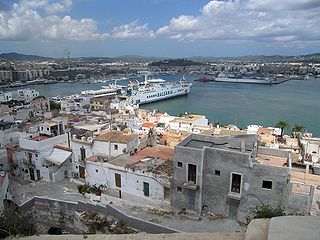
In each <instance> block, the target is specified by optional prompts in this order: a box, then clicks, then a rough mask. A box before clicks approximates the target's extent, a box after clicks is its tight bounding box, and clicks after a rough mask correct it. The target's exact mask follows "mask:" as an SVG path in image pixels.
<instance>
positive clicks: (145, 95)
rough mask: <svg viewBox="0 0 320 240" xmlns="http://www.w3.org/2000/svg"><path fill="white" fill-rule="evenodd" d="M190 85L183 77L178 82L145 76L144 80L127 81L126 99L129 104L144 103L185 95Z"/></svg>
mask: <svg viewBox="0 0 320 240" xmlns="http://www.w3.org/2000/svg"><path fill="white" fill-rule="evenodd" d="M191 85H192V84H191V83H189V82H187V81H186V79H185V78H184V77H183V78H182V79H181V80H180V81H179V82H167V81H166V80H163V79H160V78H157V79H147V77H145V80H144V82H135V83H129V85H128V93H127V96H128V101H129V102H130V103H131V104H144V103H150V102H155V101H159V100H163V99H167V98H172V97H177V96H181V95H185V94H188V93H189V92H190V89H191Z"/></svg>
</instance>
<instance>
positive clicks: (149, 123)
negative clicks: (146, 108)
mask: <svg viewBox="0 0 320 240" xmlns="http://www.w3.org/2000/svg"><path fill="white" fill-rule="evenodd" d="M142 127H145V128H153V127H154V123H151V122H145V123H143V124H142Z"/></svg>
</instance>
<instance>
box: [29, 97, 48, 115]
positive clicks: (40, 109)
mask: <svg viewBox="0 0 320 240" xmlns="http://www.w3.org/2000/svg"><path fill="white" fill-rule="evenodd" d="M31 108H32V113H33V115H34V116H43V114H44V113H45V112H49V111H50V101H49V99H47V98H44V97H43V98H42V97H39V98H36V99H33V100H32V102H31Z"/></svg>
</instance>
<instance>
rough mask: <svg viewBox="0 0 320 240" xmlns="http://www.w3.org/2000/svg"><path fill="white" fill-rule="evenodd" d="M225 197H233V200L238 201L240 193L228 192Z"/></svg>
mask: <svg viewBox="0 0 320 240" xmlns="http://www.w3.org/2000/svg"><path fill="white" fill-rule="evenodd" d="M227 197H228V198H231V199H234V200H238V201H240V199H241V194H240V193H236V192H228V194H227Z"/></svg>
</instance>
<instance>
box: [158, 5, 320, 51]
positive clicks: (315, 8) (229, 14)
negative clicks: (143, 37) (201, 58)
mask: <svg viewBox="0 0 320 240" xmlns="http://www.w3.org/2000/svg"><path fill="white" fill-rule="evenodd" d="M319 12H320V1H319V0H295V1H292V0H281V1H279V0H263V1H260V0H247V1H240V0H235V1H218V0H213V1H210V2H209V3H207V4H206V5H205V6H203V7H202V9H201V10H200V14H199V15H198V16H185V15H181V16H178V17H174V18H172V19H171V20H170V22H169V24H168V25H165V26H162V27H160V28H159V29H158V30H157V31H156V35H158V36H160V35H161V36H167V37H169V38H172V39H177V40H180V41H185V40H188V41H194V40H199V39H204V40H226V41H241V42H243V41H248V42H264V43H268V44H269V43H281V44H282V43H285V44H295V45H301V44H308V43H315V42H320V28H319V26H320V14H319Z"/></svg>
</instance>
